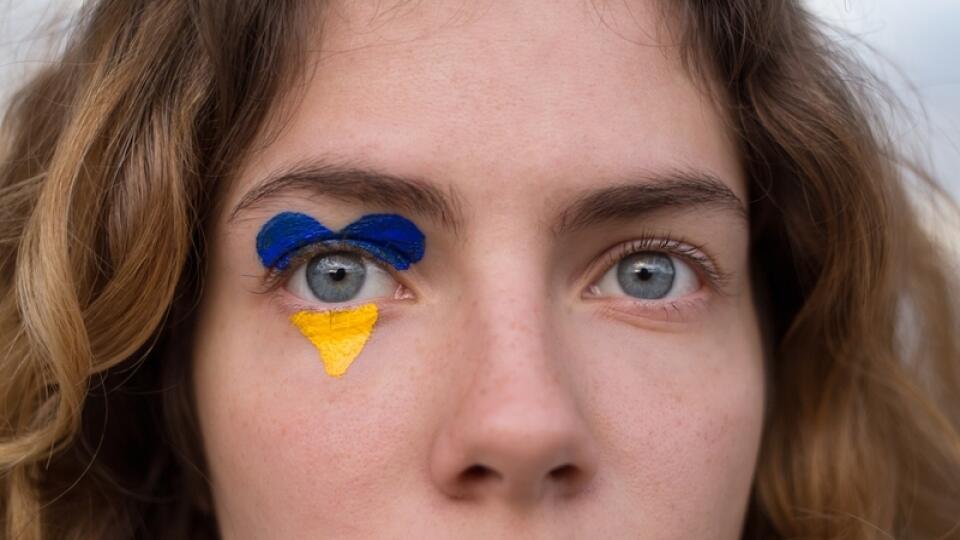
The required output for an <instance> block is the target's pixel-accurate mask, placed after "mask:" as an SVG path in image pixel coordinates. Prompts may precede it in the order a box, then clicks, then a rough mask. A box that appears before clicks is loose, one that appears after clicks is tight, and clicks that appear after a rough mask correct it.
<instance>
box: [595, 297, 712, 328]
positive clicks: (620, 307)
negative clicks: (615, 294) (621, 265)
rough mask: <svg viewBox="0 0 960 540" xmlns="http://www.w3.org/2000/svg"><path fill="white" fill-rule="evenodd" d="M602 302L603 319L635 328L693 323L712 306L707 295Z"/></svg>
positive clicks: (605, 299)
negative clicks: (675, 298) (631, 325)
mask: <svg viewBox="0 0 960 540" xmlns="http://www.w3.org/2000/svg"><path fill="white" fill-rule="evenodd" d="M598 300H599V299H598ZM602 301H603V306H602V307H600V309H599V313H600V315H602V316H605V317H609V318H612V319H615V320H618V321H623V322H627V323H629V324H633V325H636V326H647V325H650V324H654V325H669V326H674V325H684V324H690V323H694V322H696V321H698V320H701V319H702V317H703V315H705V313H706V311H707V310H708V308H709V305H710V298H709V296H708V295H706V294H703V295H699V294H695V295H694V296H693V297H689V298H682V299H677V300H669V301H657V300H652V301H650V300H636V299H633V300H628V299H624V298H617V299H614V301H610V299H608V298H604V299H602Z"/></svg>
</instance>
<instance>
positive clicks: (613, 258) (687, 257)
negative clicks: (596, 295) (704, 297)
mask: <svg viewBox="0 0 960 540" xmlns="http://www.w3.org/2000/svg"><path fill="white" fill-rule="evenodd" d="M644 251H654V252H663V253H667V254H670V255H675V256H677V257H680V258H682V259H684V261H685V262H688V263H691V264H692V265H693V266H694V267H695V269H696V271H697V273H698V274H699V275H700V276H701V277H702V278H703V279H704V281H705V284H706V285H707V286H709V287H710V288H712V289H713V290H715V291H717V292H721V293H722V292H723V291H724V290H726V288H727V285H728V284H729V283H730V281H731V279H732V276H731V275H730V274H729V273H728V272H725V271H723V270H722V269H721V268H720V266H719V265H717V263H716V262H714V261H716V259H715V258H714V257H713V256H712V255H711V254H710V253H709V251H708V250H707V248H706V247H704V246H702V245H698V244H695V243H693V242H690V241H688V240H684V239H682V238H676V237H673V236H671V235H670V234H664V235H654V234H643V235H641V236H640V237H639V238H637V239H636V240H630V241H628V242H624V243H622V244H619V245H617V246H616V247H614V248H612V249H610V250H608V251H607V252H606V253H605V254H604V255H602V256H601V257H600V259H599V260H598V261H597V262H596V263H594V264H592V265H591V267H592V268H590V269H589V271H588V272H587V275H588V276H591V278H590V283H594V282H596V281H597V280H598V279H600V277H601V276H603V275H604V274H605V273H606V272H607V271H608V270H610V269H611V268H612V267H613V266H614V265H616V264H619V263H620V261H622V260H623V259H625V258H627V257H629V256H630V255H633V254H635V253H641V252H644Z"/></svg>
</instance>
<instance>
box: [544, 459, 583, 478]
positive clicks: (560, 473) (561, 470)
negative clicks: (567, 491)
mask: <svg viewBox="0 0 960 540" xmlns="http://www.w3.org/2000/svg"><path fill="white" fill-rule="evenodd" d="M579 473H580V470H579V469H578V468H577V467H576V466H575V465H571V464H569V463H568V464H566V465H560V466H559V467H554V468H553V469H551V470H550V473H549V474H550V478H551V479H553V480H558V481H561V482H570V481H572V480H575V479H576V478H577V476H578V475H579Z"/></svg>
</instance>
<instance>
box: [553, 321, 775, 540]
mask: <svg viewBox="0 0 960 540" xmlns="http://www.w3.org/2000/svg"><path fill="white" fill-rule="evenodd" d="M745 312H752V310H747V311H745ZM728 321H729V322H728ZM706 324H707V325H708V326H705V327H703V328H701V329H699V330H698V331H696V332H683V333H666V332H664V333H657V332H642V331H640V332H638V331H637V330H636V329H633V328H626V327H625V326H624V325H616V324H608V323H606V322H603V323H597V322H593V323H590V322H587V321H583V323H582V324H581V325H580V327H581V328H583V329H586V328H589V329H590V332H589V336H587V335H586V334H587V332H584V331H583V330H581V331H580V333H581V335H580V336H579V338H578V339H577V340H576V342H577V343H578V348H579V347H583V348H582V349H580V351H581V354H584V355H587V356H584V357H585V358H591V359H593V360H594V361H595V362H596V364H595V365H594V367H593V368H592V369H590V370H588V371H585V372H584V373H582V376H583V377H585V384H586V385H587V387H588V388H589V389H590V390H589V396H590V398H589V400H588V403H589V405H588V406H589V407H590V408H591V409H592V410H591V414H590V415H591V417H593V418H596V419H597V421H596V422H595V423H594V430H595V431H594V436H595V437H596V439H597V442H598V446H599V447H600V448H602V449H603V451H604V452H605V453H606V455H605V460H607V461H608V462H609V463H610V465H611V466H610V469H609V470H611V471H615V473H614V474H613V475H612V477H611V480H612V481H613V482H615V483H616V484H617V485H618V487H619V488H621V489H623V490H624V491H625V492H627V493H630V494H631V497H632V499H633V503H632V504H631V505H630V506H631V507H633V508H635V509H638V510H640V513H642V514H644V515H657V516H659V520H660V521H662V522H664V523H680V522H685V523H688V524H690V525H691V526H695V525H694V523H699V524H701V526H703V527H707V526H710V527H714V528H713V529H711V530H707V529H704V531H702V532H703V535H702V536H701V537H712V536H714V535H715V534H717V532H718V531H727V530H729V531H736V530H737V528H738V527H739V526H740V520H741V518H742V510H743V509H742V508H739V507H738V506H737V505H736V504H732V503H731V501H746V500H747V498H748V493H749V490H750V487H751V483H752V477H753V470H754V467H755V463H756V458H757V452H758V449H759V443H760V436H761V430H762V423H763V396H764V371H763V357H762V350H761V348H760V345H759V336H758V334H757V331H756V327H755V324H753V321H752V319H750V317H743V316H737V317H717V318H715V319H711V321H710V322H709V323H706ZM570 331H571V332H575V330H574V329H572V328H571V329H570ZM692 515H693V516H699V517H698V518H697V519H696V520H692V521H691V520H690V519H689V516H692ZM718 537H719V536H718Z"/></svg>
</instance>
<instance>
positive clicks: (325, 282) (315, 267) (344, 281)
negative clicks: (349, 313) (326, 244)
mask: <svg viewBox="0 0 960 540" xmlns="http://www.w3.org/2000/svg"><path fill="white" fill-rule="evenodd" d="M306 272H307V285H308V286H309V287H310V291H312V292H313V294H314V296H316V297H317V299H318V300H320V301H321V302H346V301H347V300H350V299H351V298H353V297H354V296H356V295H357V293H358V292H360V289H361V288H362V287H363V283H364V282H365V281H366V279H367V269H366V267H365V266H364V263H363V258H361V257H360V256H358V255H354V254H353V253H326V254H323V255H317V256H316V257H314V258H313V259H310V262H309V263H307V268H306Z"/></svg>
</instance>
